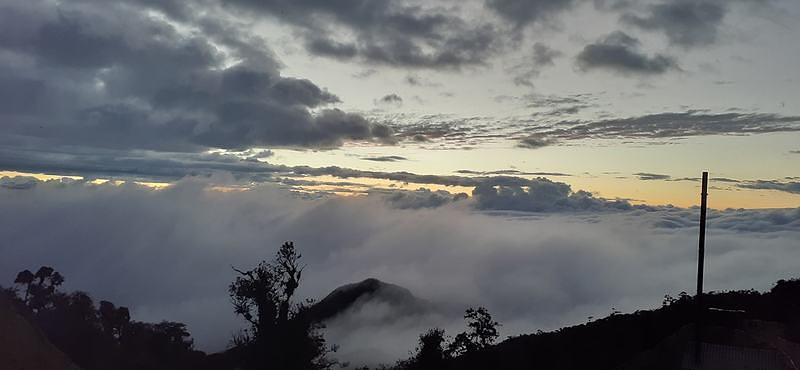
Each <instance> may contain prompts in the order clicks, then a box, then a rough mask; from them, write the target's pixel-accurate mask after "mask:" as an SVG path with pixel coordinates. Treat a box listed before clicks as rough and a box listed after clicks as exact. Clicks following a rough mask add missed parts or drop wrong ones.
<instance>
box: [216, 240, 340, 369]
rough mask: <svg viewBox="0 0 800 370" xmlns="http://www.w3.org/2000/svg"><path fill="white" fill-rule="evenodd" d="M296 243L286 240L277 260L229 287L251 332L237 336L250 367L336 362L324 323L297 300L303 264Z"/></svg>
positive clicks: (320, 365)
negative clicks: (330, 355) (329, 355)
mask: <svg viewBox="0 0 800 370" xmlns="http://www.w3.org/2000/svg"><path fill="white" fill-rule="evenodd" d="M301 257H302V255H301V254H300V253H298V252H297V250H296V249H295V247H294V243H292V242H286V243H284V244H283V245H282V246H281V247H280V249H279V250H278V253H277V254H276V256H275V259H274V260H273V261H271V262H266V261H262V262H261V263H259V264H258V266H256V267H255V268H253V269H252V270H249V271H242V270H239V269H236V268H234V271H236V272H237V273H238V274H239V276H237V277H236V280H234V282H233V283H231V284H230V286H229V287H228V291H229V293H230V296H231V301H232V303H233V306H234V311H235V312H236V314H238V315H241V316H242V317H243V318H244V319H245V320H247V321H248V322H249V323H250V331H249V332H246V333H244V335H241V336H238V337H236V338H234V342H235V343H236V344H238V346H239V347H241V348H242V350H243V351H244V352H245V356H244V357H245V361H244V366H245V367H247V368H263V367H265V366H268V367H269V368H274V369H323V368H330V367H331V366H333V364H334V362H333V361H331V360H329V359H327V358H326V357H325V356H326V354H327V353H328V352H329V350H328V348H327V347H326V346H325V340H324V338H323V337H322V335H321V334H320V333H319V332H318V329H319V328H320V325H319V324H317V323H315V322H314V321H313V320H311V319H310V317H309V315H307V311H308V304H309V303H310V302H309V303H306V304H293V302H292V298H293V296H294V293H295V290H296V289H297V288H298V287H299V286H300V278H301V276H302V272H303V268H304V266H301V265H300V258H301Z"/></svg>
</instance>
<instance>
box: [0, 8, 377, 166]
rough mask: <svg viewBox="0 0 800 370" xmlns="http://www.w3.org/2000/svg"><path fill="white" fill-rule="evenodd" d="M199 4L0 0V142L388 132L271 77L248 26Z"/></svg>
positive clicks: (114, 143) (116, 143)
mask: <svg viewBox="0 0 800 370" xmlns="http://www.w3.org/2000/svg"><path fill="white" fill-rule="evenodd" d="M202 4H204V2H197V3H193V4H192V5H191V6H189V5H186V6H184V5H182V4H181V3H179V2H175V3H170V2H164V3H161V2H154V1H130V2H121V3H117V2H98V1H92V0H76V1H70V2H62V3H59V4H57V5H53V4H50V3H49V2H45V1H37V0H34V1H28V2H10V3H5V4H3V5H0V8H2V11H0V51H2V53H0V82H2V83H0V98H1V99H0V115H2V119H3V122H4V129H3V132H2V134H0V145H3V146H4V148H11V147H14V146H16V147H18V148H19V149H20V150H26V151H35V150H36V149H37V148H41V149H42V150H45V151H47V150H54V149H58V150H62V151H65V152H66V151H68V150H73V151H74V154H75V155H84V154H86V150H85V149H86V148H96V149H97V150H98V151H102V150H119V149H122V150H142V149H146V150H159V151H165V152H176V151H202V150H205V149H208V148H209V147H216V148H246V147H250V146H256V145H262V146H263V145H269V146H305V147H333V146H337V145H340V144H341V143H342V142H343V141H346V140H380V141H385V142H389V141H391V139H390V137H391V131H390V130H389V129H388V128H387V127H385V126H379V125H374V124H372V123H371V122H369V121H367V120H366V119H365V118H364V117H362V116H360V115H357V114H352V113H347V112H343V111H341V110H338V109H332V108H328V107H326V106H328V105H330V104H333V103H337V102H339V99H338V97H336V96H335V95H334V94H332V93H330V92H328V91H327V90H325V89H323V88H320V87H319V86H317V85H315V84H314V83H313V82H311V81H309V80H306V79H302V78H288V77H283V76H281V75H280V72H279V65H280V63H279V62H278V61H277V60H276V59H275V58H274V56H273V55H272V52H271V51H270V50H269V49H268V48H267V47H266V45H265V44H264V42H263V40H261V39H259V38H258V37H257V36H255V35H252V34H250V33H249V32H248V31H245V30H243V29H240V28H237V26H236V23H229V24H226V23H225V22H222V21H219V20H209V19H206V18H200V17H199V16H197V15H196V14H195V8H196V7H198V6H200V5H202ZM153 9H155V10H157V11H161V12H163V13H164V14H166V16H167V17H175V18H176V19H178V18H179V19H180V20H181V21H183V22H187V24H188V25H189V26H191V27H194V28H195V29H194V30H192V31H187V30H182V29H180V28H177V27H176V26H173V23H171V22H170V21H169V19H165V18H163V17H158V16H152V15H151V14H150V10H153ZM224 17H225V15H224V14H223V15H221V16H220V19H224ZM223 48H224V50H225V51H224V52H223V51H221V50H222V49H223ZM231 60H238V61H239V62H238V63H236V64H234V65H231V63H230V61H231ZM312 110H313V111H312ZM99 154H102V153H99ZM6 159H8V158H6ZM65 165H69V164H65Z"/></svg>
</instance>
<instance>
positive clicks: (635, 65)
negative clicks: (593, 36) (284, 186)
mask: <svg viewBox="0 0 800 370" xmlns="http://www.w3.org/2000/svg"><path fill="white" fill-rule="evenodd" d="M639 44H640V43H639V40H638V39H636V38H633V37H631V36H629V35H628V34H626V33H624V32H622V31H616V32H614V33H612V34H610V35H608V36H606V37H605V38H603V39H601V40H599V41H598V42H596V43H594V44H589V45H586V46H585V47H584V48H583V50H582V51H581V52H580V53H579V54H578V56H577V63H578V67H579V68H580V69H581V70H583V71H590V70H595V69H604V70H609V71H612V72H616V73H619V74H623V75H659V74H663V73H666V72H669V71H672V70H680V68H679V67H678V63H677V61H676V60H675V59H674V58H672V57H670V56H666V55H662V54H655V55H653V56H648V55H647V54H645V53H643V52H642V51H641V50H640V49H639Z"/></svg>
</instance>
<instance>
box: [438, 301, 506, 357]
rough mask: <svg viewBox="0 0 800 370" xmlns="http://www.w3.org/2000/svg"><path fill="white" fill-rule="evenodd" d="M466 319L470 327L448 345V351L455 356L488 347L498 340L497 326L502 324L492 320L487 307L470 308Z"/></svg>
mask: <svg viewBox="0 0 800 370" xmlns="http://www.w3.org/2000/svg"><path fill="white" fill-rule="evenodd" d="M464 319H465V320H467V327H468V328H469V329H467V331H465V332H463V333H460V334H458V335H456V337H455V338H454V339H453V342H452V343H450V346H448V351H449V352H450V353H451V354H453V355H454V356H458V355H462V354H465V353H472V352H475V351H478V350H481V349H484V348H487V347H489V346H491V345H492V344H494V342H495V340H497V337H498V336H499V334H498V332H497V327H498V326H500V324H499V323H498V322H497V321H494V320H492V315H491V314H490V313H489V310H487V309H486V308H485V307H478V308H477V309H476V308H472V307H470V308H468V309H467V311H466V313H465V314H464Z"/></svg>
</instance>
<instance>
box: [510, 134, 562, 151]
mask: <svg viewBox="0 0 800 370" xmlns="http://www.w3.org/2000/svg"><path fill="white" fill-rule="evenodd" d="M554 142H555V141H553V140H552V139H549V138H546V137H542V136H540V135H532V136H528V137H526V138H522V139H520V140H519V143H518V144H517V146H519V147H520V148H528V149H538V148H542V147H546V146H548V145H552V144H553V143H554Z"/></svg>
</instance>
